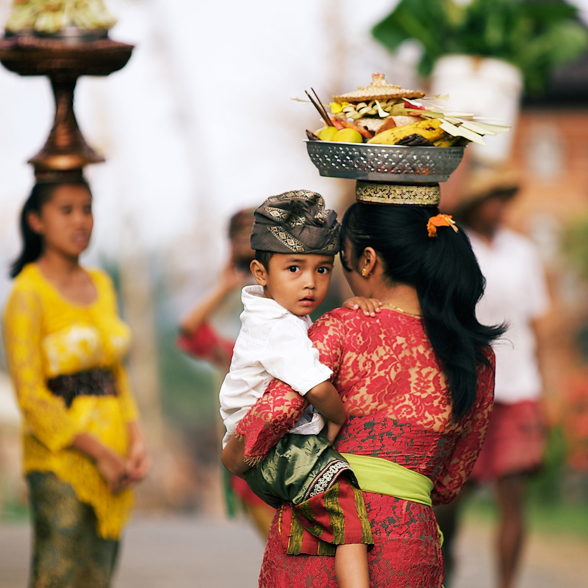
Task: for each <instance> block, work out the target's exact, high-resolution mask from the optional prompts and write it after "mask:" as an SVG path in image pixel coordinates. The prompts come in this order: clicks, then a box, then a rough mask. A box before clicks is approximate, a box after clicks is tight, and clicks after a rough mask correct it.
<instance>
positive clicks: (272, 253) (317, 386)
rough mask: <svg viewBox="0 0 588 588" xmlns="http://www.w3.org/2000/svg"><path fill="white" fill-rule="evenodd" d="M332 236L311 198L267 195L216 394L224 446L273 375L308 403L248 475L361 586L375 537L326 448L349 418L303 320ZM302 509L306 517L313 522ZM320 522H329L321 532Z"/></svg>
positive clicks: (329, 219)
mask: <svg viewBox="0 0 588 588" xmlns="http://www.w3.org/2000/svg"><path fill="white" fill-rule="evenodd" d="M338 232H339V223H338V222H337V215H336V213H335V212H334V211H331V210H325V205H324V201H323V198H322V196H320V194H316V193H314V192H308V191H306V190H298V191H294V192H286V193H284V194H280V195H279V196H272V197H270V198H268V199H267V200H266V201H265V202H264V203H263V204H262V205H261V206H260V207H259V208H258V209H257V210H256V211H255V222H254V225H253V230H252V233H251V247H252V249H254V250H255V260H254V261H253V262H251V272H252V274H253V276H254V278H255V280H256V282H257V284H258V285H257V286H246V287H245V288H244V289H243V296H242V299H243V305H244V307H245V310H244V312H243V314H242V315H241V322H242V326H241V332H240V333H239V337H238V338H237V342H236V344H235V349H234V353H233V360H232V363H231V369H230V372H229V373H228V374H227V376H226V378H225V381H224V383H223V385H222V388H221V391H220V403H221V415H222V417H223V421H224V423H225V427H226V429H227V433H226V435H225V438H224V439H223V447H224V446H225V445H226V444H227V442H228V440H229V438H230V437H231V436H232V435H233V434H234V433H235V428H236V426H237V424H238V423H239V421H240V420H241V419H242V418H243V417H244V416H245V415H246V414H247V412H248V411H249V409H250V408H251V406H253V404H255V402H256V401H257V400H258V399H259V398H261V396H262V395H263V394H264V392H265V389H266V387H267V386H268V384H269V383H270V382H271V380H272V379H274V378H277V379H279V380H281V381H283V382H285V383H287V384H288V385H289V386H290V387H291V388H292V389H293V390H295V391H296V392H298V393H299V394H300V395H302V396H304V398H305V399H306V400H308V401H309V402H310V405H309V407H308V408H307V410H306V411H305V413H304V414H303V415H302V417H301V418H300V419H299V421H298V422H297V423H296V425H295V426H294V428H293V429H291V430H290V432H289V433H288V434H286V435H285V436H284V437H283V438H282V439H281V440H280V441H279V442H278V444H277V445H276V447H275V448H274V449H272V451H271V452H270V453H269V455H268V456H267V458H266V459H265V460H264V461H263V462H261V463H260V464H258V465H256V466H254V467H253V468H251V469H250V470H248V471H247V472H246V473H245V479H246V480H247V482H248V483H249V485H250V487H251V489H252V490H253V491H254V492H255V493H256V494H258V495H259V496H260V497H261V498H263V499H264V500H265V501H266V502H268V503H269V504H271V505H272V506H274V507H276V508H278V507H279V506H280V505H281V504H282V503H283V502H290V503H292V504H293V506H294V510H295V513H296V517H297V519H298V520H299V522H300V523H301V524H302V526H303V527H304V528H306V529H307V530H308V531H309V532H310V533H312V534H313V535H315V536H317V537H319V538H320V539H321V540H322V541H325V542H326V543H330V544H331V545H329V546H328V547H329V548H330V549H324V550H323V551H322V553H333V551H335V572H336V576H337V582H338V584H339V586H340V587H341V588H343V587H345V586H353V587H354V588H359V587H364V586H365V587H366V588H367V587H368V586H369V576H368V568H367V546H368V545H373V539H372V536H371V532H370V529H369V523H368V520H367V514H366V511H365V505H364V503H363V495H362V493H361V491H360V490H359V488H358V487H357V481H356V479H355V476H354V475H353V472H352V470H351V468H350V467H349V464H348V463H347V462H346V461H345V460H344V458H343V457H342V456H341V455H340V454H339V453H338V452H337V451H335V450H334V449H333V448H332V447H331V443H332V442H333V441H334V439H335V437H336V435H337V433H338V432H339V429H340V428H341V426H342V425H343V423H344V422H345V419H346V418H347V414H346V411H345V408H344V406H343V403H342V402H341V399H340V397H339V395H338V393H337V391H336V390H335V388H334V387H333V385H332V384H331V383H330V382H329V378H330V377H331V375H332V372H331V370H330V369H329V368H327V367H326V366H324V365H322V364H321V363H320V361H319V354H318V351H317V350H316V349H315V348H314V347H313V345H312V342H311V341H310V339H309V338H308V336H307V331H308V328H309V327H310V325H311V320H310V318H309V316H308V315H309V314H310V313H311V312H313V311H314V310H315V309H316V308H317V307H318V306H319V304H320V303H321V302H322V301H323V299H324V298H325V295H326V294H327V289H328V287H329V282H330V280H331V273H332V269H333V258H334V256H335V254H336V253H337V251H338ZM323 419H326V421H327V423H326V435H325V434H324V433H322V431H323V429H324V428H325V422H324V420H323ZM323 497H326V498H327V499H323ZM333 497H338V499H336V500H335V501H334V505H333ZM301 505H302V506H301ZM297 507H298V508H297ZM303 510H304V512H305V513H308V512H309V510H310V512H312V515H311V516H310V518H308V517H306V516H305V515H304V514H303V513H302V511H303ZM325 514H326V515H328V516H324V515H325ZM321 515H322V516H321ZM317 519H320V520H330V524H326V525H323V526H322V527H321V526H319V525H317V523H316V521H317ZM286 543H287V545H285V549H286V551H287V553H291V554H298V553H303V552H304V551H303V550H301V544H300V543H296V542H295V541H293V540H292V537H290V538H289V540H287V541H286ZM334 546H337V548H336V550H335V549H334Z"/></svg>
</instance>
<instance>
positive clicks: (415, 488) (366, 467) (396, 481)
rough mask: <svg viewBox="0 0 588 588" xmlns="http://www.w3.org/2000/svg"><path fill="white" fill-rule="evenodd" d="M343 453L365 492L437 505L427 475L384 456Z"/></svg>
mask: <svg viewBox="0 0 588 588" xmlns="http://www.w3.org/2000/svg"><path fill="white" fill-rule="evenodd" d="M341 455H342V456H343V457H344V458H345V459H346V460H347V462H348V463H349V465H350V466H351V469H352V470H353V473H354V474H355V477H356V478H357V481H358V482H359V487H360V488H361V489H362V490H363V491H364V492H374V493H376V494H385V495H386V496H394V497H396V498H400V499H402V500H409V501H410V502H418V503H419V504H424V505H425V506H433V501H432V500H431V491H432V490H433V487H434V484H433V482H432V481H431V480H430V479H429V478H427V476H423V474H419V473H418V472H413V471H412V470H409V469H408V468H405V467H403V466H401V465H398V464H397V463H394V462H393V461H388V460H387V459H382V458H381V457H370V456H369V455H355V454H354V453H342V454H341ZM437 530H438V532H439V541H440V542H441V545H443V533H441V529H439V527H437Z"/></svg>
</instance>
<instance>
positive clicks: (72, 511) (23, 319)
mask: <svg viewBox="0 0 588 588" xmlns="http://www.w3.org/2000/svg"><path fill="white" fill-rule="evenodd" d="M65 175H66V174H61V175H60V176H58V177H57V178H55V177H53V178H47V180H46V181H41V180H39V181H38V182H37V183H36V184H35V186H34V188H33V190H32V192H31V194H30V196H29V198H28V200H27V201H26V203H25V205H24V207H23V210H22V213H21V217H20V230H21V234H22V239H23V249H22V252H21V254H20V256H19V257H18V259H17V260H16V261H15V262H14V264H13V265H12V269H11V276H12V277H13V278H14V286H13V288H12V292H11V294H10V296H9V299H8V302H7V304H6V307H5V310H4V317H3V327H4V337H5V347H6V355H7V359H8V364H9V368H10V373H11V377H12V379H13V382H14V386H15V389H16V394H17V399H18V403H19V405H20V409H21V411H22V414H23V424H24V426H23V456H24V473H25V475H26V479H27V483H28V487H29V500H30V506H31V517H32V523H33V535H34V541H33V557H32V568H31V581H30V586H32V587H33V588H40V587H41V586H60V587H62V586H63V587H65V586H68V587H72V588H107V587H108V586H110V585H111V579H112V575H113V572H114V569H115V564H116V560H117V553H118V547H119V538H120V535H121V533H122V530H123V528H124V525H125V523H126V521H127V519H128V516H129V513H130V509H131V506H132V493H131V490H130V489H131V487H132V486H133V485H134V484H135V483H137V482H138V481H139V480H141V479H142V478H143V477H144V476H145V475H146V474H147V471H148V469H149V461H148V457H147V452H146V448H145V442H144V439H143V435H142V433H141V429H140V426H139V423H138V414H137V408H136V406H135V402H134V400H133V397H132V394H131V390H130V386H129V381H128V377H127V373H126V369H125V367H124V365H123V360H124V357H125V355H126V353H127V350H128V348H129V344H130V332H129V329H128V327H127V326H126V325H125V324H124V323H123V322H122V321H121V320H120V318H119V316H118V311H117V302H116V295H115V291H114V287H113V284H112V282H111V280H110V278H109V277H108V275H107V274H106V273H105V272H103V271H101V270H98V269H89V268H88V269H86V268H84V267H82V266H81V265H80V263H79V256H80V255H81V254H82V253H83V252H84V251H85V250H86V248H87V247H88V244H89V242H90V237H91V235H92V228H93V217H92V195H91V193H90V189H89V186H88V184H87V183H86V182H85V180H84V179H83V178H82V176H81V173H78V174H71V175H68V176H67V177H64V176H65Z"/></svg>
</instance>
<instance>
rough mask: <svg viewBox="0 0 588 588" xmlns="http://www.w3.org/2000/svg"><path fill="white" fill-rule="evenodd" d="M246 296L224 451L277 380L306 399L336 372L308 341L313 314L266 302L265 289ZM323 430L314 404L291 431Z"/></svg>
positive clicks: (227, 394)
mask: <svg viewBox="0 0 588 588" xmlns="http://www.w3.org/2000/svg"><path fill="white" fill-rule="evenodd" d="M241 298H242V301H243V306H244V308H245V310H244V311H243V312H242V314H241V331H240V332H239V336H238V337H237V341H236V342H235V348H234V351H233V359H232V361H231V369H230V371H229V373H228V374H227V376H226V377H225V380H224V382H223V385H222V387H221V390H220V394H219V396H220V405H221V409H220V412H221V416H222V418H223V422H224V424H225V428H226V430H227V432H226V434H225V436H224V438H223V447H224V446H225V445H226V444H227V442H228V440H229V437H230V436H231V435H233V434H234V433H235V428H236V427H237V424H238V423H239V421H240V420H241V419H242V418H243V417H244V416H245V415H246V414H247V412H248V411H249V409H250V408H251V407H252V406H253V405H254V404H255V403H256V402H257V400H258V399H259V398H261V397H262V396H263V394H264V392H265V390H266V388H267V386H268V385H269V383H270V382H271V381H272V380H273V379H274V378H277V379H278V380H281V381H282V382H285V383H286V384H288V385H289V386H290V387H291V388H292V389H293V390H295V391H296V392H298V394H300V395H301V396H304V395H305V394H306V393H307V392H308V391H309V390H311V389H312V388H314V387H315V386H316V385H318V384H320V383H322V382H325V381H326V380H328V379H329V378H330V377H331V375H332V373H333V372H332V371H331V370H330V369H329V368H328V367H326V366H325V365H323V364H322V363H321V362H320V361H319V352H318V350H317V349H315V348H314V347H313V345H312V341H311V340H310V339H309V338H308V329H309V327H310V325H312V321H311V320H310V317H309V316H304V317H299V316H296V315H295V314H292V313H291V312H289V311H288V310H286V309H285V308H284V307H283V306H281V305H280V304H278V303H277V302H276V301H275V300H273V299H271V298H266V297H265V296H264V295H263V287H262V286H257V285H256V286H245V288H243V291H242V295H241ZM323 427H324V420H323V418H322V417H321V415H320V414H319V413H318V412H316V411H315V410H314V409H313V407H312V406H309V407H308V408H307V409H306V411H305V412H304V414H303V415H302V416H301V417H300V419H299V420H298V422H297V423H296V425H295V426H294V427H293V428H292V429H291V430H290V432H292V433H298V434H301V435H316V434H317V433H319V432H320V431H321V430H322V428H323Z"/></svg>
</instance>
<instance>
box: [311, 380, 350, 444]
mask: <svg viewBox="0 0 588 588" xmlns="http://www.w3.org/2000/svg"><path fill="white" fill-rule="evenodd" d="M305 398H306V400H308V402H310V404H312V406H314V408H316V409H317V410H318V411H319V412H320V413H321V415H322V416H323V417H325V419H327V421H329V422H328V423H327V437H328V439H329V441H330V442H331V443H333V442H334V441H335V437H336V436H337V434H338V433H339V430H340V429H341V427H342V426H343V423H344V422H345V421H346V419H347V411H346V410H345V407H344V406H343V402H342V400H341V397H340V396H339V394H338V392H337V390H336V389H335V386H333V384H331V382H329V381H328V380H327V381H325V382H321V383H320V384H318V385H317V386H315V387H314V388H311V389H310V390H309V391H308V392H307V393H306V395H305Z"/></svg>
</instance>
